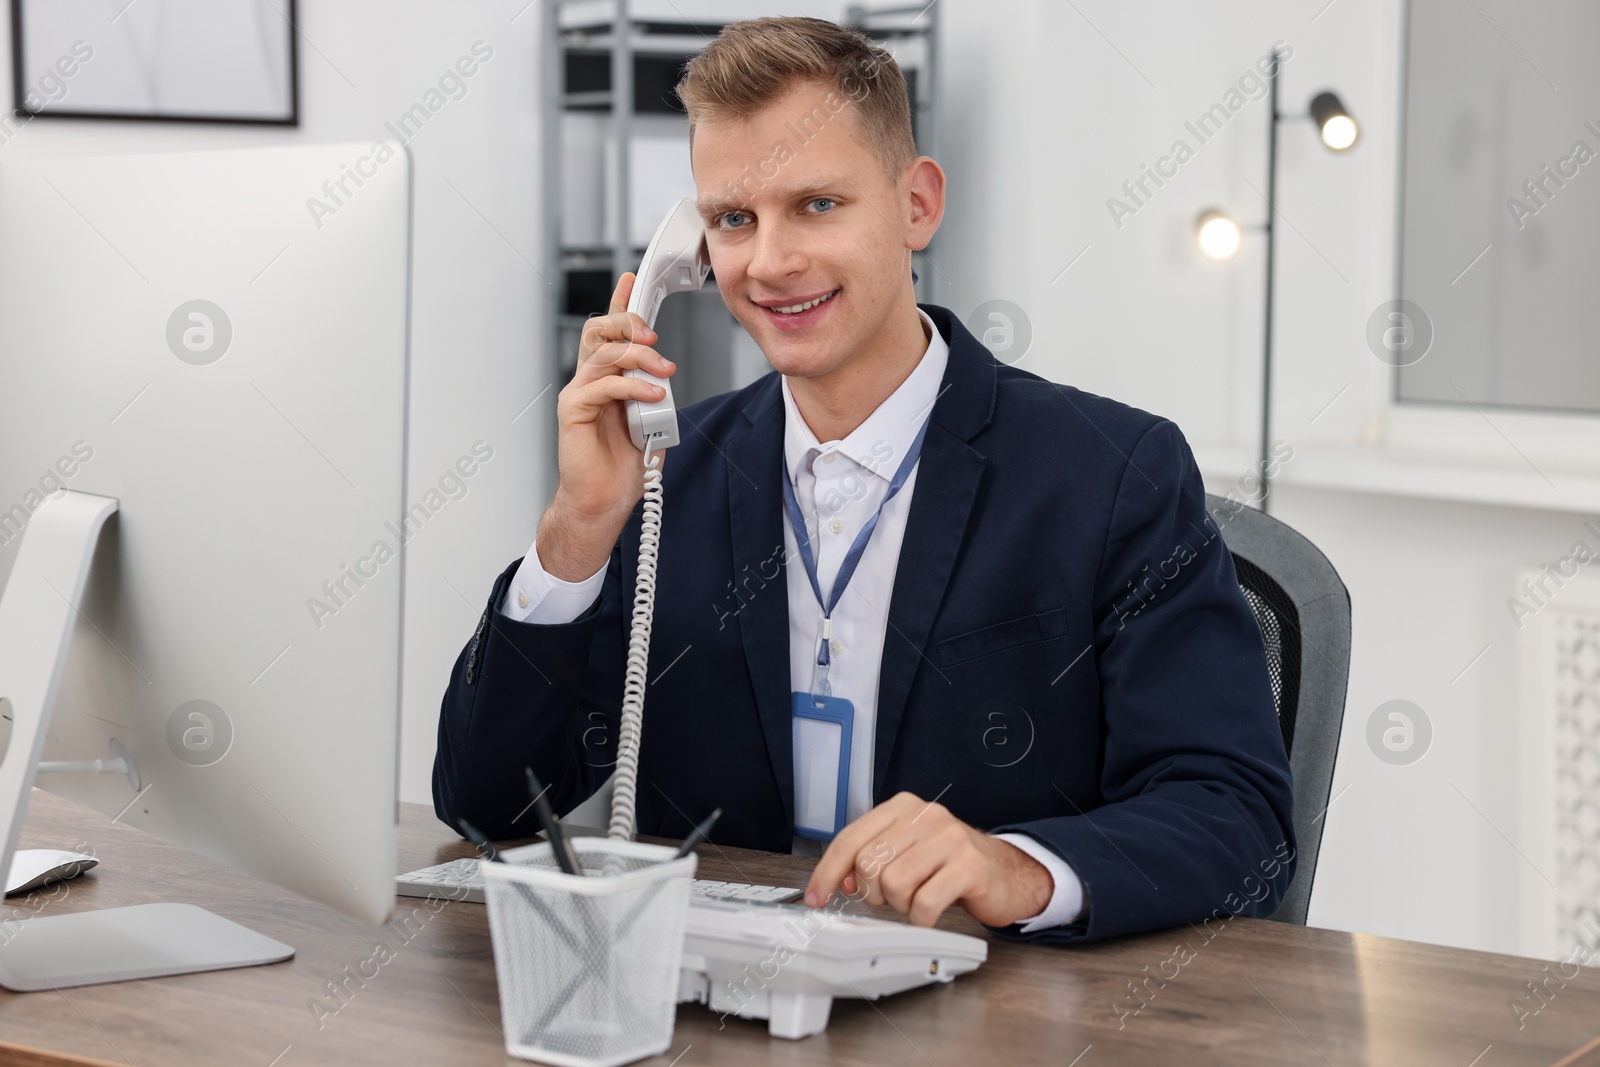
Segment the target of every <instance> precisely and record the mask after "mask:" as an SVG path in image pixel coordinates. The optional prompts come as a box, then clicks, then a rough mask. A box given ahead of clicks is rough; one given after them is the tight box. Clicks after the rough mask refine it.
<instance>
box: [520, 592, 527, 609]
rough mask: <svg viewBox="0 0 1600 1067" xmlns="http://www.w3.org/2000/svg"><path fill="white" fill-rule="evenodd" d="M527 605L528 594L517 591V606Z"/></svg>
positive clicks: (523, 606) (524, 606)
mask: <svg viewBox="0 0 1600 1067" xmlns="http://www.w3.org/2000/svg"><path fill="white" fill-rule="evenodd" d="M527 606H528V594H527V593H522V592H519V593H518V594H517V607H519V608H526V607H527Z"/></svg>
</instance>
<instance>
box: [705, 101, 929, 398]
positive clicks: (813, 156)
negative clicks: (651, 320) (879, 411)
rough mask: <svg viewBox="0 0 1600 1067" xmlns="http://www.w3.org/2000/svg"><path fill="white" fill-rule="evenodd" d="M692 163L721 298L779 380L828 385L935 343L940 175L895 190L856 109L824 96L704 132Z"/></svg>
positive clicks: (920, 171) (925, 167)
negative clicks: (925, 258) (921, 292)
mask: <svg viewBox="0 0 1600 1067" xmlns="http://www.w3.org/2000/svg"><path fill="white" fill-rule="evenodd" d="M808 138H809V139H808ZM691 163H692V166H693V169H694V177H695V186H696V188H697V190H698V192H699V206H700V213H701V216H702V217H703V218H704V219H705V221H706V228H707V229H706V246H707V249H708V251H709V252H710V255H711V266H712V269H713V270H714V271H715V272H716V278H717V287H718V289H720V290H721V292H722V298H723V300H724V301H726V302H727V305H728V308H729V310H731V311H732V312H733V315H734V317H735V318H736V319H738V320H739V322H740V323H741V324H742V325H743V326H744V328H745V329H746V330H747V331H749V333H750V336H751V337H753V338H754V339H755V341H756V343H757V344H758V345H760V346H761V350H762V352H764V353H765V354H766V357H767V360H768V362H770V363H771V364H772V366H773V367H774V369H776V370H777V371H778V372H779V373H781V374H784V375H788V376H791V377H801V378H821V377H824V376H827V375H830V374H833V373H834V372H836V371H839V370H841V369H845V368H849V367H852V366H855V365H857V364H858V363H859V362H860V361H863V360H870V359H871V358H872V357H873V354H874V353H875V352H881V351H884V350H886V349H888V348H891V347H892V345H893V343H894V341H895V339H896V338H905V337H910V336H911V334H910V333H909V331H911V330H915V337H917V338H921V337H922V333H921V327H920V324H918V322H917V319H916V312H915V297H914V295H913V292H912V288H911V252H912V250H914V249H921V248H923V247H925V246H926V245H927V243H928V241H929V240H930V239H931V238H932V237H933V233H934V231H935V230H937V229H938V227H939V219H940V218H941V216H942V215H943V210H944V180H943V172H942V171H940V170H939V167H938V164H936V163H934V162H933V161H932V160H931V159H928V158H926V157H922V158H919V159H917V160H916V161H914V162H913V163H912V164H911V165H910V166H908V167H907V168H906V169H905V170H904V171H902V172H901V173H900V174H899V175H898V176H897V180H894V181H891V180H890V178H889V176H888V175H886V174H885V173H884V167H883V164H882V162H881V159H880V156H879V155H878V154H877V152H876V151H875V150H874V148H873V146H872V143H871V142H870V141H869V140H868V138H867V136H866V134H865V133H864V131H863V130H862V128H861V125H860V121H859V119H858V117H857V115H856V114H855V108H854V106H853V104H852V103H851V101H850V99H849V98H848V97H847V96H845V95H844V94H842V93H841V92H840V91H839V90H838V89H836V88H835V87H833V86H832V85H829V84H825V83H815V82H802V83H798V84H797V85H796V86H795V87H794V88H793V89H791V90H790V91H789V92H787V93H786V94H784V95H783V96H781V97H779V98H778V99H776V100H775V101H773V103H772V104H771V105H769V106H768V107H766V108H765V109H763V110H761V111H759V112H757V113H756V114H755V115H753V116H751V117H749V118H746V119H719V118H711V119H708V120H702V121H701V122H700V123H698V124H697V125H696V126H695V132H694V144H693V153H692V157H691ZM819 301H820V303H819ZM920 351H921V350H920V349H918V352H919V353H920Z"/></svg>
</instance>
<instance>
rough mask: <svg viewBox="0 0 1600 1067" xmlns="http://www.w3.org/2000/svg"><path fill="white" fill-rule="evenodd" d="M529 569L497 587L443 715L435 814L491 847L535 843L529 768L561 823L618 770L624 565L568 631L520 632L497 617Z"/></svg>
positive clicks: (611, 568)
mask: <svg viewBox="0 0 1600 1067" xmlns="http://www.w3.org/2000/svg"><path fill="white" fill-rule="evenodd" d="M521 563H522V561H521V560H518V561H517V562H515V563H513V564H511V566H510V567H508V568H506V570H505V572H504V573H502V574H501V575H500V577H499V578H498V579H496V580H495V583H494V588H493V590H491V591H490V593H489V597H488V601H487V603H486V604H485V605H484V609H483V613H482V614H481V615H480V616H479V619H478V624H477V629H476V631H475V632H474V633H473V636H472V639H471V640H470V641H469V642H468V643H467V646H466V647H465V648H464V649H462V651H461V655H460V656H459V657H457V659H456V663H455V667H454V668H453V669H452V670H451V673H450V684H449V687H448V688H447V689H446V690H445V694H444V701H443V704H442V706H441V707H440V709H439V740H438V749H437V752H436V754H435V756H434V762H433V807H434V811H435V812H436V813H437V814H438V816H439V818H440V819H441V820H442V821H443V822H444V823H445V824H446V825H448V826H450V827H451V828H452V829H457V828H458V825H459V824H458V822H457V820H459V819H462V818H465V819H467V820H468V821H469V822H471V823H473V824H474V825H475V826H476V827H478V828H479V829H480V830H482V831H483V832H484V833H486V834H488V835H489V836H490V837H492V838H496V839H506V838H516V837H531V836H533V835H534V834H535V833H537V832H538V829H539V827H538V823H537V820H536V818H535V817H534V816H533V815H532V814H531V809H530V808H529V803H528V802H529V799H530V798H529V796H528V789H527V776H526V773H525V771H524V768H525V767H532V768H533V770H534V773H535V774H537V775H538V776H539V778H540V780H541V781H542V782H543V783H544V784H545V786H546V787H547V788H548V789H549V793H548V794H547V795H548V796H549V798H550V803H551V806H552V807H553V808H554V809H555V810H556V811H557V812H558V813H565V812H568V811H571V810H572V809H573V808H575V807H577V806H578V805H579V804H581V803H582V802H583V801H584V800H586V799H588V797H590V796H591V795H593V794H594V792H595V791H596V790H597V789H599V788H600V786H601V785H602V784H604V782H605V780H606V778H608V777H609V776H610V775H611V771H612V769H613V766H614V765H615V763H616V738H617V729H618V725H619V723H620V719H621V708H622V676H623V663H624V659H625V657H626V651H627V649H626V634H624V633H623V630H622V625H623V621H622V613H621V605H622V598H621V596H620V593H619V590H620V588H621V555H620V550H613V551H612V553H611V560H610V562H609V563H608V564H607V565H606V569H605V580H604V582H603V583H602V584H601V587H600V594H599V596H598V597H596V598H595V600H594V602H593V603H592V604H591V605H589V607H588V609H587V610H586V611H584V612H583V613H582V614H580V615H579V616H578V617H577V618H575V619H573V620H572V621H571V622H566V623H560V624H539V623H532V622H518V621H517V620H515V619H513V618H510V617H508V616H506V615H505V614H503V613H501V612H500V611H499V607H500V605H501V604H502V603H503V602H504V598H505V595H506V590H507V588H508V587H509V586H510V583H511V582H512V581H513V579H514V577H515V575H516V574H517V571H518V568H519V567H520V566H521Z"/></svg>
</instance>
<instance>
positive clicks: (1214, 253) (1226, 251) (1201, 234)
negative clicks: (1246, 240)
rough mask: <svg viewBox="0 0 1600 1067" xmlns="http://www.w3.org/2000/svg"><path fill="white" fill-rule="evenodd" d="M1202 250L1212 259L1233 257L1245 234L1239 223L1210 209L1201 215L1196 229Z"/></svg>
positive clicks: (1196, 235)
mask: <svg viewBox="0 0 1600 1067" xmlns="http://www.w3.org/2000/svg"><path fill="white" fill-rule="evenodd" d="M1195 237H1196V239H1197V240H1198V241H1199V242H1200V251H1201V252H1203V253H1205V255H1206V256H1208V257H1209V258H1211V259H1232V258H1233V255H1234V253H1236V252H1238V251H1239V243H1240V241H1241V240H1242V237H1243V235H1242V234H1241V233H1240V232H1239V224H1238V223H1237V222H1234V221H1233V220H1232V219H1230V218H1229V217H1228V216H1226V215H1224V214H1223V213H1222V212H1220V211H1208V212H1206V213H1205V214H1204V215H1201V216H1200V222H1199V224H1198V226H1197V227H1196V229H1195Z"/></svg>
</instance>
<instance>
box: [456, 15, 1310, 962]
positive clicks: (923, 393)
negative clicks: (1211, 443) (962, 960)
mask: <svg viewBox="0 0 1600 1067" xmlns="http://www.w3.org/2000/svg"><path fill="white" fill-rule="evenodd" d="M679 95H680V97H682V99H683V101H684V104H685V106H686V108H687V109H688V112H689V117H690V122H691V134H690V136H691V160H692V165H693V170H694V176H695V183H696V186H697V189H698V190H699V192H700V197H699V201H698V206H699V208H700V212H701V215H702V216H703V217H704V219H705V221H706V241H707V250H708V253H709V255H710V259H711V263H712V267H713V269H714V271H715V275H716V279H717V284H718V287H719V289H720V291H721V294H722V296H723V298H724V300H725V301H726V302H727V305H728V307H729V309H730V310H731V311H732V312H733V314H734V315H735V317H736V318H738V320H739V321H740V322H741V323H742V324H743V325H744V327H745V328H746V329H747V330H748V331H749V332H750V334H751V336H752V337H753V338H754V339H755V340H756V342H757V343H758V344H760V346H761V348H762V351H763V352H764V353H765V354H766V356H767V358H768V360H769V361H770V362H771V364H772V366H773V367H774V368H775V371H776V373H773V374H769V375H767V376H766V377H764V378H762V379H761V380H759V381H758V382H756V383H755V384H754V385H751V386H749V387H747V388H745V389H742V390H739V391H737V392H734V393H729V394H725V395H722V396H718V397H714V398H712V399H710V400H706V401H702V402H700V403H698V404H694V405H692V406H690V407H688V408H686V409H684V410H683V411H681V412H680V413H679V416H680V423H681V427H682V433H683V441H682V443H681V444H680V445H678V446H677V447H675V448H673V449H672V450H671V451H670V452H668V453H666V454H665V457H664V459H665V463H664V483H663V488H664V493H665V501H666V504H665V514H664V519H663V528H662V532H661V544H660V567H659V571H658V575H657V588H656V593H655V621H654V628H653V638H652V641H651V647H650V657H649V667H648V671H647V678H648V679H649V685H648V687H647V698H648V699H647V704H646V714H645V718H644V723H645V726H644V732H643V739H642V748H641V752H640V765H639V789H638V797H637V821H638V829H639V832H641V833H644V834H656V835H663V836H669V837H682V836H684V835H686V834H687V833H688V832H689V830H690V828H691V827H692V826H693V825H694V824H695V823H696V822H698V821H699V820H700V819H702V818H703V817H704V816H705V815H706V813H707V812H709V811H710V810H711V809H712V808H715V807H721V808H722V809H723V811H724V815H723V817H722V819H721V821H720V822H719V823H718V824H717V826H716V829H715V832H714V833H713V840H715V841H717V842H719V843H725V844H730V845H738V846H743V847H749V848H760V849H768V850H774V851H791V850H800V851H811V852H813V853H814V854H819V855H820V860H819V862H818V864H817V867H816V869H815V872H814V874H813V876H812V878H811V880H810V883H809V885H808V886H807V902H808V903H810V904H812V905H813V906H817V905H820V904H822V903H823V902H824V901H825V900H826V899H827V898H828V897H829V896H830V895H831V894H832V893H833V892H834V891H835V890H843V891H844V892H846V893H851V894H857V893H859V894H861V895H863V896H864V897H865V898H866V899H867V900H868V901H869V902H871V903H874V904H883V903H886V904H889V905H892V906H893V907H895V908H897V909H898V910H900V911H902V912H905V913H907V914H908V915H909V916H910V917H911V920H912V921H913V922H917V923H923V924H931V923H932V922H934V921H935V920H936V919H937V918H938V916H939V914H940V913H941V912H942V911H943V910H944V909H945V908H946V907H948V906H950V905H952V904H959V905H960V906H962V907H964V908H965V909H966V910H967V911H968V912H970V913H971V914H972V915H973V916H974V917H976V918H977V919H978V920H979V921H981V922H983V923H985V924H987V925H989V926H990V927H991V928H993V929H994V930H995V931H996V932H997V933H998V934H1000V935H1001V936H1008V937H1018V938H1026V939H1030V940H1039V941H1072V940H1088V939H1097V938H1103V937H1109V936H1114V935H1118V934H1124V933H1130V932H1134V931H1139V930H1147V929H1154V928H1159V927H1167V926H1175V925H1179V924H1181V923H1184V922H1190V921H1198V920H1200V919H1203V918H1205V917H1207V916H1209V915H1212V914H1213V913H1216V912H1218V910H1219V909H1224V908H1225V909H1226V910H1227V912H1228V913H1246V914H1256V915H1267V914H1270V913H1271V912H1272V911H1273V910H1274V909H1275V908H1276V907H1277V904H1278V902H1279V900H1280V899H1281V897H1282V894H1283V891H1284V889H1285V888H1286V887H1287V885H1288V883H1289V880H1290V878H1291V877H1292V874H1293V869H1294V861H1293V857H1294V831H1293V823H1292V811H1291V808H1292V789H1291V784H1290V778H1289V768H1288V759H1287V756H1286V754H1285V752H1284V746H1283V741H1282V737H1281V735H1280V732H1279V728H1278V724H1277V721H1276V716H1275V710H1274V705H1273V697H1272V692H1271V689H1270V685H1269V682H1268V677H1267V669H1266V659H1265V653H1264V651H1263V648H1262V641H1261V635H1260V632H1259V630H1258V629H1257V626H1256V622H1255V619H1254V616H1253V615H1252V613H1251V611H1250V608H1249V606H1248V605H1247V604H1246V602H1245V600H1244V598H1243V596H1242V594H1241V593H1240V591H1239V587H1238V584H1237V580H1236V578H1235V575H1234V570H1233V565H1232V561H1231V559H1230V557H1229V555H1228V552H1227V550H1226V548H1225V547H1224V545H1223V543H1222V541H1221V539H1220V538H1219V537H1218V536H1217V530H1216V527H1215V525H1214V523H1212V522H1211V520H1210V517H1209V516H1208V515H1207V513H1206V510H1205V506H1204V491H1203V489H1202V485H1201V479H1200V475H1199V472H1198V470H1197V469H1196V467H1195V463H1194V460H1193V457H1192V456H1191V454H1190V451H1189V448H1188V446H1187V444H1186V443H1185V442H1184V440H1183V437H1182V435H1181V434H1180V433H1179V432H1178V430H1177V428H1176V427H1175V426H1173V425H1172V424H1171V423H1170V422H1167V421H1164V420H1162V419H1160V418H1157V417H1155V416H1153V415H1149V414H1147V413H1145V412H1142V411H1138V410H1135V409H1133V408H1129V407H1126V406H1124V405H1121V404H1118V403H1115V402H1113V401H1110V400H1106V399H1103V398H1100V397H1096V396H1093V395H1090V394H1087V393H1083V392H1080V391H1078V390H1076V389H1073V388H1071V387H1068V386H1061V385H1057V384H1054V383H1051V382H1049V381H1046V380H1045V379H1042V378H1040V377H1038V376H1036V375H1033V374H1030V373H1028V372H1026V371H1023V370H1019V369H1017V368H1014V367H1010V366H1006V365H1003V364H1001V363H999V362H998V361H996V359H995V358H994V357H993V355H992V354H991V353H990V352H989V351H987V350H986V349H985V348H984V347H983V345H982V344H980V343H979V342H978V340H977V339H976V338H974V337H973V335H972V334H971V333H970V332H969V331H968V330H967V329H966V328H964V327H963V326H962V324H961V323H960V322H959V321H958V320H957V319H956V318H955V316H953V315H952V314H950V312H949V311H947V310H946V309H944V308H942V307H938V306H935V305H931V304H930V305H923V306H921V307H919V306H918V305H917V304H916V302H915V298H914V295H913V291H912V277H911V270H910V266H911V254H912V252H913V251H914V250H919V249H921V248H923V247H925V246H926V245H927V243H928V241H929V240H930V239H931V238H932V236H933V234H934V232H935V230H936V229H937V228H938V225H939V221H940V219H941V218H942V215H943V210H944V193H945V189H944V173H943V171H942V170H941V169H940V168H939V165H938V164H937V163H936V162H934V161H933V160H932V159H929V158H928V157H926V156H917V155H916V153H915V149H914V146H913V144H912V141H911V130H910V119H909V111H908V108H907V103H906V93H905V85H904V81H903V79H902V77H901V75H900V72H899V70H898V68H897V67H895V65H894V63H893V61H892V59H889V58H888V56H887V54H886V53H883V52H882V51H881V50H879V49H876V48H874V47H872V46H871V45H870V44H869V43H868V42H866V40H865V39H864V38H862V37H860V36H859V35H857V34H855V33H853V32H850V31H846V30H843V29H841V28H839V27H837V26H834V25H832V24H831V23H826V22H821V21H819V20H815V19H762V20H757V21H754V22H746V23H737V24H734V25H732V26H729V27H728V28H726V29H725V30H724V31H723V33H722V34H721V35H720V36H719V37H718V38H717V40H716V41H715V42H713V43H712V44H711V45H710V46H709V47H708V48H707V49H706V51H705V52H704V53H702V54H701V55H700V56H699V57H697V58H696V59H695V60H694V61H692V62H691V64H690V66H689V68H688V71H687V72H686V74H685V77H684V80H683V82H682V83H681V84H680V85H679ZM632 282H633V278H632V276H631V275H623V278H622V281H621V283H620V284H619V286H618V288H617V291H616V293H615V294H614V295H613V298H612V308H611V313H610V314H609V315H607V316H604V317H597V318H595V319H592V320H591V321H590V323H589V325H588V326H587V327H586V329H585V331H584V337H583V341H582V348H581V351H580V361H579V366H578V370H577V372H576V375H575V376H574V378H573V380H572V382H571V383H569V384H568V385H567V386H566V387H565V388H564V389H563V390H562V393H561V397H560V400H559V402H558V406H557V412H558V419H559V423H560V428H559V445H558V455H559V467H560V485H559V488H558V489H557V492H556V494H555V497H554V499H553V500H552V501H551V503H550V505H549V507H548V509H547V510H546V511H545V513H544V515H543V517H542V518H541V520H540V523H539V529H538V531H537V536H536V539H535V542H534V548H533V550H531V551H530V552H529V553H528V555H527V556H526V557H524V558H523V559H520V560H518V561H516V562H515V563H513V564H512V565H511V566H510V567H509V568H507V570H506V571H505V572H504V573H503V574H501V575H500V577H499V578H498V579H497V580H496V582H495V584H494V588H493V589H492V591H491V592H490V596H489V600H488V603H487V605H486V607H485V610H484V613H483V616H482V618H481V619H480V620H479V623H478V626H477V630H476V632H475V633H474V634H473V636H472V639H471V641H470V642H469V643H468V645H467V647H466V648H465V649H464V650H463V652H462V654H461V657H460V658H459V660H458V661H457V663H456V665H455V669H454V671H453V672H452V675H451V679H450V686H449V689H448V691H447V692H446V694H445V697H444V703H443V708H442V710H441V714H440V722H439V745H438V755H437V760H436V763H435V768H434V799H435V807H436V809H437V811H438V813H439V816H440V818H441V819H443V820H445V821H446V822H447V823H449V824H451V825H452V826H453V825H456V823H457V820H459V819H461V818H466V819H468V820H470V821H471V822H473V823H476V824H477V825H478V826H480V827H481V828H483V829H484V830H485V831H487V832H488V833H489V834H490V835H491V836H503V837H517V836H527V835H528V834H530V833H531V832H532V830H533V827H532V826H531V825H530V822H529V820H528V819H527V818H526V817H525V816H526V811H527V808H528V796H527V792H526V788H525V779H524V774H523V768H524V766H531V767H532V768H533V769H534V770H535V771H536V772H537V773H538V775H539V777H540V778H542V779H543V780H544V781H545V782H548V783H549V792H550V798H551V801H552V803H553V804H554V806H555V807H556V808H557V810H561V811H567V810H570V809H571V808H573V807H575V806H576V805H577V804H579V803H580V802H582V801H583V800H584V799H585V798H587V797H589V796H590V795H592V794H593V793H594V792H595V790H597V789H598V788H599V787H600V786H601V785H602V784H603V783H604V781H605V779H606V778H607V776H608V775H609V774H610V773H611V769H612V766H611V765H612V764H613V763H614V762H615V760H616V733H617V725H618V717H619V708H620V706H621V703H622V689H623V667H624V661H625V658H626V651H627V642H628V627H629V620H630V614H631V608H632V590H633V588H634V580H635V564H636V560H637V556H638V549H639V541H640V509H639V507H638V504H639V501H640V497H641V494H642V492H643V481H642V468H641V461H640V453H639V451H638V449H637V448H636V447H635V446H634V445H633V443H632V441H631V437H630V434H629V431H628V428H627V423H626V417H625V413H624V411H623V406H622V404H621V403H619V401H624V400H627V399H638V400H654V399H657V398H659V397H660V396H661V393H660V391H659V390H658V389H657V388H656V387H655V386H653V385H650V384H648V383H646V382H644V381H642V380H638V379H632V378H627V377H625V376H623V374H622V371H624V370H626V369H628V368H632V367H639V368H643V369H645V370H648V371H650V372H651V373H653V374H656V375H659V376H663V377H665V376H667V375H670V374H671V373H672V370H673V368H672V366H671V364H669V363H668V362H667V361H666V360H665V359H663V358H662V357H661V356H660V355H659V354H658V353H656V352H655V350H654V349H652V348H651V347H649V346H650V345H651V344H653V343H654V341H655V339H656V336H655V334H654V333H653V331H651V330H650V329H649V327H648V326H647V325H646V324H645V323H644V322H643V320H642V319H640V318H639V317H638V316H636V315H630V314H628V313H627V312H626V311H625V310H624V309H625V307H626V303H627V298H628V295H629V292H630V291H631V285H632ZM1262 885H1264V886H1265V889H1264V890H1263V891H1262V892H1261V893H1260V895H1259V896H1258V895H1257V893H1256V892H1255V890H1254V889H1252V888H1251V887H1252V886H1255V887H1259V886H1262ZM1247 898H1248V899H1247Z"/></svg>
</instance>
